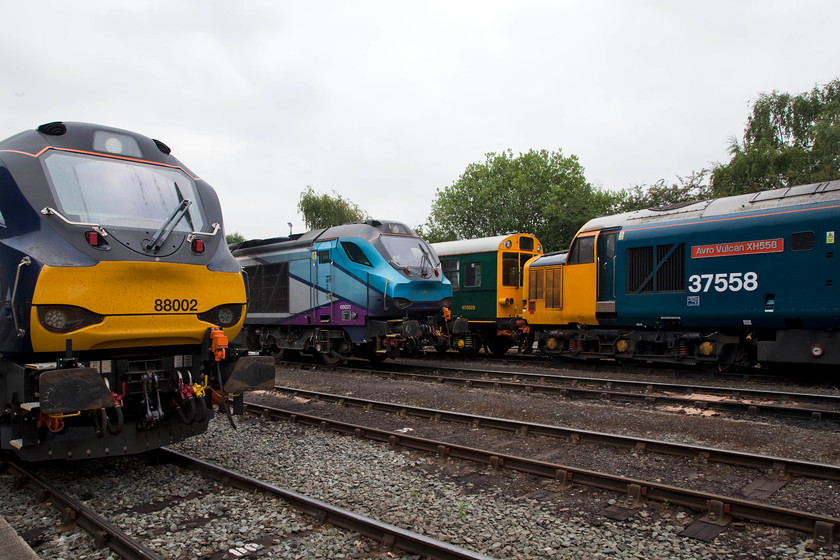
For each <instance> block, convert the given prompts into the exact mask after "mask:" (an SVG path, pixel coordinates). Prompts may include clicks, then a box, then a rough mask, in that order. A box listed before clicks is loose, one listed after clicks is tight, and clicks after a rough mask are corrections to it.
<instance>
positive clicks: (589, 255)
mask: <svg viewBox="0 0 840 560" xmlns="http://www.w3.org/2000/svg"><path fill="white" fill-rule="evenodd" d="M594 262H595V236H594V235H589V236H587V237H578V238H577V239H575V242H574V243H573V244H572V248H571V249H570V250H569V258H568V260H567V261H566V264H591V263H594Z"/></svg>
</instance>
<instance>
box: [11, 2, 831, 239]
mask: <svg viewBox="0 0 840 560" xmlns="http://www.w3.org/2000/svg"><path fill="white" fill-rule="evenodd" d="M0 8H2V12H0V13H2V17H3V32H2V33H0V53H2V58H0V60H2V61H1V62H0V99H2V108H3V109H2V111H0V138H5V137H8V136H11V135H13V134H15V133H17V132H20V131H22V130H27V129H31V128H34V127H36V126H38V125H39V124H41V123H44V122H50V121H54V120H65V121H84V122H93V123H98V124H105V125H109V126H115V127H118V128H124V129H128V130H133V131H136V132H139V133H142V134H145V135H147V136H151V137H153V138H157V139H159V140H162V141H163V142H165V143H167V144H168V145H169V146H170V147H171V148H172V152H173V154H174V155H175V156H176V157H178V158H179V159H180V160H181V161H182V162H183V163H184V164H186V165H187V166H188V167H189V168H190V169H191V170H193V171H194V172H195V173H197V174H198V175H199V176H201V177H202V178H203V179H205V180H206V181H208V182H209V183H210V184H211V185H212V186H213V187H214V188H215V189H216V191H217V192H218V193H219V197H220V199H221V202H222V209H223V211H224V215H225V222H226V224H225V225H226V231H227V233H232V232H239V233H241V234H242V235H244V236H245V237H246V238H260V237H273V236H276V235H285V234H287V233H288V230H289V228H288V226H287V225H286V224H287V222H292V223H293V224H294V230H295V231H296V232H301V231H303V229H304V228H303V219H302V216H301V215H300V214H299V213H298V211H297V203H298V200H299V197H300V193H301V192H302V191H303V190H304V189H305V188H306V186H307V185H311V186H312V187H313V188H314V189H315V190H316V191H318V192H321V193H327V194H332V193H333V191H335V192H337V193H339V194H341V195H342V196H344V197H345V198H347V199H348V200H350V201H352V202H354V203H355V204H357V205H358V206H359V207H360V208H361V209H362V210H364V211H366V212H367V213H369V214H370V215H372V216H373V217H377V218H383V219H393V220H399V221H403V222H406V223H407V224H408V225H409V226H416V225H418V224H422V223H424V222H425V221H426V219H427V217H428V215H429V212H430V209H431V203H432V201H433V200H434V198H435V193H436V191H437V190H438V189H443V188H445V187H446V186H448V185H451V184H452V183H453V182H454V181H456V180H457V179H458V176H459V175H460V174H461V173H462V172H463V171H464V170H465V168H466V166H467V165H468V164H470V163H476V162H483V161H484V160H485V154H486V153H488V152H497V153H498V152H501V151H504V150H506V149H511V150H513V152H514V154H518V153H520V152H527V151H528V150H530V149H536V150H539V149H546V150H549V151H557V150H562V151H563V153H564V154H565V155H567V156H568V155H572V154H574V155H576V156H577V157H578V158H579V159H580V163H581V164H582V165H583V167H584V169H585V174H586V178H587V179H588V180H589V182H590V183H592V184H593V185H595V186H597V187H600V188H610V189H614V188H626V187H631V186H633V185H637V184H652V183H654V182H656V181H657V180H659V179H666V180H668V181H675V180H676V178H677V176H687V175H688V174H690V173H691V172H692V171H696V170H700V169H702V168H704V167H708V166H710V165H711V164H712V163H713V162H726V161H728V160H729V154H728V151H727V148H728V145H729V141H730V139H731V138H733V137H735V138H738V139H741V136H742V134H743V131H744V125H745V123H746V119H747V116H748V114H749V111H750V107H751V105H752V102H753V101H754V100H755V99H756V98H757V97H758V95H759V94H760V93H771V92H772V91H773V90H778V91H785V92H789V93H802V92H806V91H809V90H811V89H812V88H813V87H814V86H817V85H822V84H825V83H826V82H829V81H831V80H833V79H835V78H838V77H840V39H838V36H837V22H838V21H840V2H838V1H837V0H820V1H807V0H805V1H802V2H792V1H789V0H788V1H775V0H749V1H739V0H703V1H697V2H694V1H689V0H680V1H677V0H673V1H664V0H663V1H650V0H648V1H640V0H636V1H619V0H611V1H598V0H583V1H553V2H552V1H529V0H507V1H497V0H482V1H475V2H459V1H457V0H448V1H442V2H438V1H433V2H424V1H414V2H411V3H409V2H399V1H395V0H392V1H381V2H380V1H345V2H338V1H329V2H319V1H317V0H312V1H308V2H280V1H276V0H265V1H242V2H233V1H228V2H220V1H213V0H184V1H177V0H167V1H163V0H142V1H136V2H131V3H129V2H118V1H114V0H108V1H104V0H101V1H93V0H73V1H67V0H39V1H36V2H20V1H11V0H0Z"/></svg>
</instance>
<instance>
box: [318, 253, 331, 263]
mask: <svg viewBox="0 0 840 560" xmlns="http://www.w3.org/2000/svg"><path fill="white" fill-rule="evenodd" d="M329 262H330V252H329V251H318V264H327V263H329Z"/></svg>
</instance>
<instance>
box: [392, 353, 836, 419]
mask: <svg viewBox="0 0 840 560" xmlns="http://www.w3.org/2000/svg"><path fill="white" fill-rule="evenodd" d="M394 366H397V367H400V368H405V369H414V370H418V371H417V373H422V370H424V369H428V370H432V371H434V372H441V371H444V372H446V371H448V372H453V373H454V374H455V375H457V374H465V375H469V376H498V377H503V378H505V377H506V378H511V379H515V380H536V381H537V382H540V383H544V382H546V381H558V382H563V383H568V384H571V385H574V386H576V387H577V386H580V385H587V384H588V385H596V386H600V387H605V388H607V389H614V388H624V389H635V390H637V391H640V392H645V393H650V392H652V391H659V392H661V393H683V394H686V395H691V394H704V395H715V396H722V397H730V398H733V399H755V400H760V401H764V402H768V401H773V402H789V401H796V402H802V403H810V404H819V405H824V406H832V407H836V410H840V396H838V395H824V394H820V393H802V392H798V391H771V390H768V389H750V388H746V387H724V386H720V385H700V384H692V385H687V384H684V383H665V382H661V381H636V380H632V379H612V378H605V377H586V376H579V375H567V374H555V373H544V372H526V371H507V370H491V369H478V368H463V367H452V366H444V367H439V366H414V365H404V364H389V367H394ZM425 375H430V374H425Z"/></svg>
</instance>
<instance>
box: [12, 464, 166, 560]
mask: <svg viewBox="0 0 840 560" xmlns="http://www.w3.org/2000/svg"><path fill="white" fill-rule="evenodd" d="M2 466H3V467H5V468H7V469H11V470H13V471H15V473H17V476H18V477H19V479H18V487H20V488H24V487H26V488H29V489H31V490H33V491H34V492H36V493H37V494H38V498H39V499H40V500H41V501H46V500H50V501H51V502H52V505H53V507H54V508H55V509H56V510H58V511H59V512H60V513H61V515H62V518H63V522H64V523H65V525H66V524H69V523H75V524H76V525H78V526H79V527H81V528H82V529H84V530H85V531H87V532H88V533H90V534H91V536H92V537H93V539H94V542H95V543H96V546H98V547H100V548H104V547H106V546H107V547H108V548H110V549H111V550H113V551H114V552H115V553H117V554H119V555H120V556H121V557H122V558H127V559H130V560H140V559H150V560H162V559H163V556H161V555H159V554H158V553H157V552H155V551H154V550H152V549H151V548H149V547H147V546H146V545H144V544H142V543H140V542H138V541H136V540H134V539H133V538H131V537H129V536H128V535H127V534H125V533H124V532H123V531H122V529H120V528H119V527H117V526H116V525H114V524H113V523H111V522H109V521H107V520H105V519H104V518H103V517H101V516H99V515H98V514H96V513H95V512H94V511H93V510H92V509H90V508H89V507H88V506H86V505H85V504H84V503H83V502H82V501H81V500H77V499H75V498H73V497H71V496H70V495H69V494H66V493H65V492H62V491H61V490H59V489H58V488H56V487H55V486H53V485H52V484H50V483H48V482H47V481H45V480H43V479H42V478H41V477H39V476H38V475H36V474H34V473H33V472H32V471H31V470H29V469H27V468H26V467H25V466H23V465H22V464H20V463H18V462H17V461H15V460H11V459H7V460H4V462H3V464H2Z"/></svg>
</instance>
